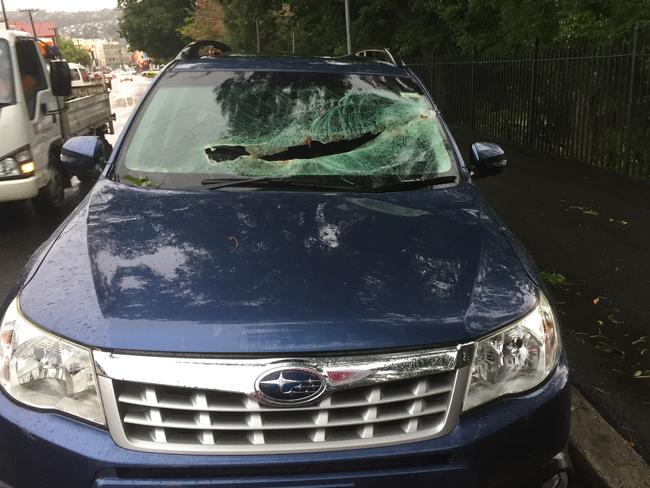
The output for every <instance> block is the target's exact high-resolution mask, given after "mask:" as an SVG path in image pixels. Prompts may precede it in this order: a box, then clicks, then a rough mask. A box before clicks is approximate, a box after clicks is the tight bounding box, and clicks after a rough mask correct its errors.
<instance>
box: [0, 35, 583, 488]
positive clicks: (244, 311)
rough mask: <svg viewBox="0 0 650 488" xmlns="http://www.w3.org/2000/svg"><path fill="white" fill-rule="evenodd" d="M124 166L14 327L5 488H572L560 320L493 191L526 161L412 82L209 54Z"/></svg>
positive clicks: (130, 141)
mask: <svg viewBox="0 0 650 488" xmlns="http://www.w3.org/2000/svg"><path fill="white" fill-rule="evenodd" d="M203 44H205V43H203ZM100 145H101V141H99V140H98V139H96V138H93V137H82V138H74V139H71V140H70V141H68V142H67V143H66V144H65V145H64V147H63V149H62V156H61V159H62V161H63V162H64V164H65V165H66V166H67V167H69V168H71V169H76V170H79V169H81V168H84V169H85V170H86V171H99V168H102V167H103V166H104V167H103V169H102V170H101V171H102V172H101V176H100V177H99V180H98V181H97V183H96V184H95V186H94V187H93V188H92V190H91V191H90V193H89V195H88V196H87V198H86V199H85V200H84V201H83V202H82V203H81V204H80V205H79V207H78V208H77V209H76V210H74V211H73V213H72V214H71V215H70V217H69V218H68V219H67V220H66V221H65V222H64V224H62V226H61V227H60V228H59V229H58V230H57V231H56V232H55V234H54V235H53V236H52V237H51V238H50V239H49V240H48V241H47V242H46V243H45V244H44V245H43V246H42V247H41V248H40V249H39V250H38V251H37V252H36V254H35V255H34V256H33V257H32V258H31V260H30V261H29V264H28V265H27V267H26V269H25V270H24V272H23V274H22V275H21V280H20V282H19V283H18V286H17V288H16V291H15V293H14V294H13V295H12V296H10V297H9V298H8V300H7V301H6V303H5V304H4V306H3V308H2V310H0V312H1V313H0V316H3V317H4V318H3V319H2V323H1V325H0V341H1V342H0V385H1V386H2V391H3V394H2V395H0V451H1V452H3V453H5V455H3V456H0V480H2V481H3V482H5V483H8V484H9V485H13V486H30V487H31V486H51V483H52V480H56V483H57V485H58V486H65V487H82V486H83V487H89V486H174V487H189V486H199V485H200V486H226V485H228V486H230V485H232V484H236V485H237V486H247V487H270V486H287V487H288V486H294V487H297V486H301V487H316V486H319V487H324V486H328V487H334V486H336V487H343V486H345V487H348V486H349V487H352V486H355V487H377V486H382V487H384V486H403V487H440V488H442V487H456V488H458V487H462V488H472V487H514V486H516V487H527V488H542V487H543V488H549V487H553V488H557V487H565V486H566V483H567V474H566V473H567V471H568V469H569V467H570V462H569V458H568V455H567V452H566V448H567V439H568V432H569V418H570V415H569V406H570V402H569V382H568V366H567V359H566V355H565V353H564V351H563V349H562V341H561V339H560V330H559V323H558V319H557V315H556V314H555V312H554V311H553V307H552V305H551V304H550V302H549V299H548V296H547V293H546V291H545V290H544V286H543V284H542V280H541V279H540V276H539V274H538V271H537V269H536V267H535V265H534V263H533V262H532V261H531V260H530V258H529V257H528V254H527V253H526V252H525V251H524V249H523V248H522V246H521V244H520V243H519V242H518V241H517V240H516V239H515V238H514V237H513V236H512V234H511V233H510V232H509V231H508V229H507V228H506V227H505V226H504V224H503V223H502V221H501V220H500V219H499V218H498V217H497V216H496V215H495V213H494V212H493V211H492V209H491V208H490V207H489V206H488V205H487V203H486V202H485V201H484V200H483V198H482V197H481V195H480V194H479V192H478V190H477V188H476V186H475V184H474V179H476V178H481V177H487V176H491V175H496V174H498V173H499V172H500V171H502V170H503V169H504V167H505V165H506V160H505V156H504V153H503V151H502V150H501V149H500V148H499V147H498V146H496V145H495V144H491V143H485V142H481V143H476V144H474V145H473V146H472V150H471V152H470V155H469V159H468V160H467V161H466V160H465V159H464V158H463V156H462V155H461V152H460V151H459V149H458V147H457V145H456V144H455V142H454V139H453V137H452V135H451V133H450V131H449V129H448V127H447V125H446V124H445V122H444V120H443V118H442V116H441V114H440V112H439V110H438V109H437V108H436V105H435V103H434V101H433V100H432V98H431V96H430V94H429V93H427V91H426V89H425V88H424V86H423V84H422V83H421V82H420V80H419V79H418V78H417V76H416V75H415V74H414V73H413V72H412V71H411V70H410V69H409V68H407V67H405V66H403V65H401V64H400V63H398V62H395V61H394V59H393V58H392V57H390V56H389V57H388V61H385V60H383V59H374V58H371V57H368V58H363V57H342V58H309V59H301V58H273V57H268V58H267V57H249V56H236V55H232V56H228V55H223V56H220V57H219V58H209V57H204V58H200V57H197V55H196V45H191V46H189V47H188V48H186V49H185V50H183V52H182V53H181V54H180V55H179V57H178V58H177V59H176V60H174V61H172V62H171V63H170V64H168V65H167V66H166V67H165V68H164V69H163V70H162V71H161V73H160V75H159V76H158V77H157V78H156V80H154V81H153V83H152V85H151V87H150V88H149V90H148V92H147V93H146V95H145V96H144V99H143V101H142V103H141V104H140V105H139V107H138V108H137V109H136V112H135V113H134V115H133V117H132V118H131V119H130V121H129V122H128V123H127V125H126V126H125V128H124V130H123V132H122V135H121V136H120V139H119V141H118V142H117V143H116V147H115V150H114V152H113V155H112V156H111V158H110V160H109V161H108V163H107V164H106V163H104V161H103V160H102V159H101V157H100V156H99V155H100ZM34 459H38V460H39V462H34Z"/></svg>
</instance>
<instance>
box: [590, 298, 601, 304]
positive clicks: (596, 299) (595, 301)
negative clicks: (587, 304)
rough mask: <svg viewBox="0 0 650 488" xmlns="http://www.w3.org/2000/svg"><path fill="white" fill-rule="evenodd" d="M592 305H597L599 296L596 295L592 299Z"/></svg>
mask: <svg viewBox="0 0 650 488" xmlns="http://www.w3.org/2000/svg"><path fill="white" fill-rule="evenodd" d="M592 302H593V304H594V305H598V302H600V297H596V298H594V299H593V300H592Z"/></svg>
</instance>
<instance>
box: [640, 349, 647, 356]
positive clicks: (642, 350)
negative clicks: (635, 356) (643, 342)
mask: <svg viewBox="0 0 650 488" xmlns="http://www.w3.org/2000/svg"><path fill="white" fill-rule="evenodd" d="M646 352H648V348H647V347H644V348H643V349H641V356H643V355H644V354H645V353H646Z"/></svg>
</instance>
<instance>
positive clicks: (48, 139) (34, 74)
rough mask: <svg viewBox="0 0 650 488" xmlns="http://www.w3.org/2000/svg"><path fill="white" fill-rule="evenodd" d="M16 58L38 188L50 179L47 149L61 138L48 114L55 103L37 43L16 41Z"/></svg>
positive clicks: (56, 124) (54, 107)
mask: <svg viewBox="0 0 650 488" xmlns="http://www.w3.org/2000/svg"><path fill="white" fill-rule="evenodd" d="M16 57H17V59H18V70H19V75H20V83H21V85H22V89H21V90H20V91H21V92H22V96H23V97H24V101H25V104H24V106H25V110H27V114H28V119H29V121H30V122H29V125H30V127H29V130H31V134H30V139H29V140H30V144H29V145H30V150H31V152H32V156H33V158H34V162H35V163H36V176H37V178H38V185H39V187H41V186H43V185H45V184H46V183H47V182H48V181H49V179H50V171H49V167H48V163H49V152H50V145H51V144H52V142H54V141H56V140H57V139H59V138H60V134H61V131H60V127H59V123H58V116H57V115H48V112H50V111H54V110H56V108H57V105H56V99H55V98H54V96H53V95H52V92H51V91H50V87H49V83H48V81H47V76H48V71H47V69H46V66H45V63H44V61H43V59H42V58H41V56H40V54H39V52H38V48H37V46H36V43H35V41H34V40H33V39H31V38H26V39H19V40H17V41H16Z"/></svg>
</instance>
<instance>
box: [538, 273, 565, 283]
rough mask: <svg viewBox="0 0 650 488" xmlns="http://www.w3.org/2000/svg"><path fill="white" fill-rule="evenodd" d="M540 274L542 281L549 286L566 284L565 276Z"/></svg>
mask: <svg viewBox="0 0 650 488" xmlns="http://www.w3.org/2000/svg"><path fill="white" fill-rule="evenodd" d="M540 274H541V275H542V279H543V280H544V281H546V282H547V283H550V284H551V285H555V286H559V285H566V284H567V281H566V276H564V275H563V274H562V273H555V272H549V271H542V272H541V273H540Z"/></svg>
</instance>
